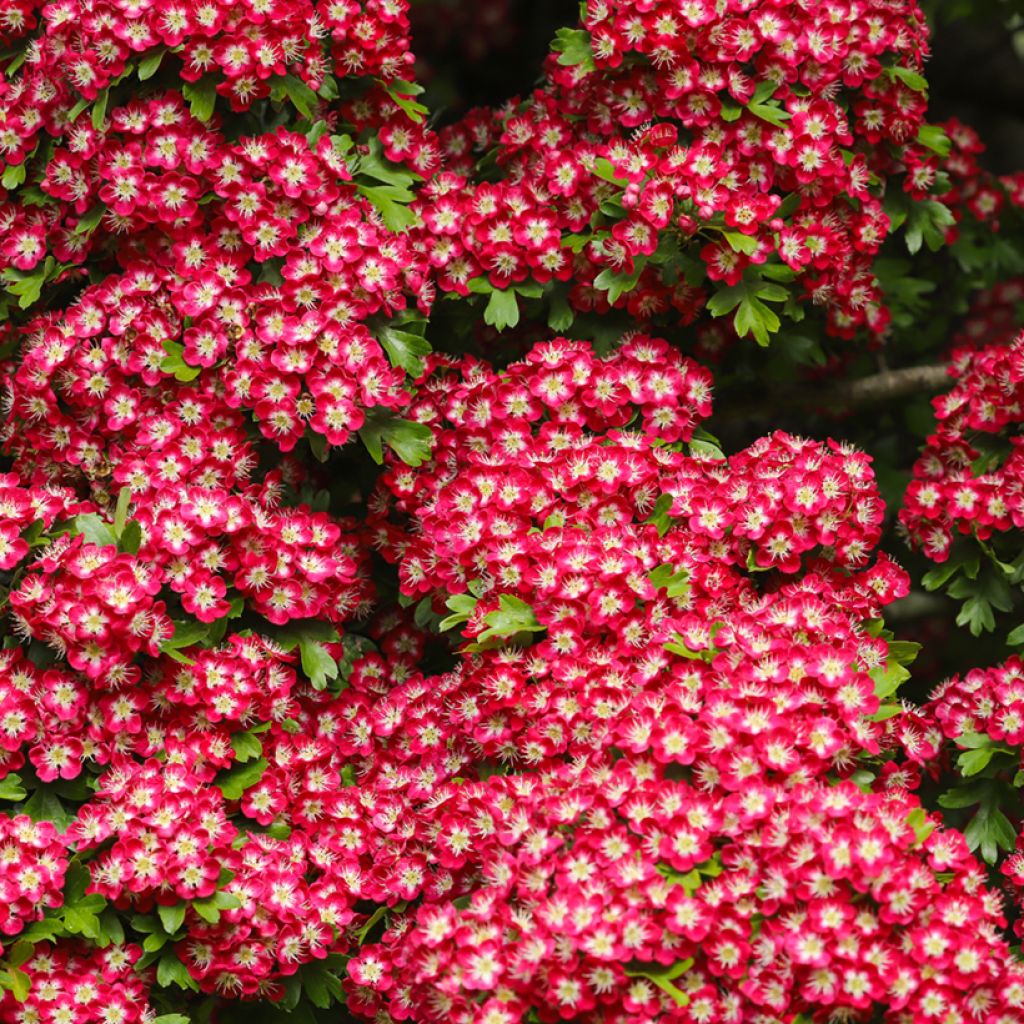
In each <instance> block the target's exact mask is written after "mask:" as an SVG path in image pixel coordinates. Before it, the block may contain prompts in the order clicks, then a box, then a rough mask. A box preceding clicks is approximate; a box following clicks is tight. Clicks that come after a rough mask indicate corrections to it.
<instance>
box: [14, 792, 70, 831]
mask: <svg viewBox="0 0 1024 1024" xmlns="http://www.w3.org/2000/svg"><path fill="white" fill-rule="evenodd" d="M19 812H20V813H22V814H27V815H28V816H29V817H30V818H31V819H32V820H33V821H52V822H53V823H54V825H56V827H57V830H58V831H59V832H63V831H64V830H65V829H66V828H67V827H68V825H70V824H71V822H72V821H73V820H74V819H73V817H72V815H70V814H68V812H67V811H66V810H65V809H64V805H63V804H62V803H61V802H60V799H59V798H58V797H57V795H56V794H55V793H53V792H52V791H51V790H50V788H49V787H48V786H40V787H39V788H38V789H36V791H35V792H34V793H33V794H32V795H31V796H30V797H29V798H28V800H27V801H25V803H24V805H23V806H21V807H20V808H19Z"/></svg>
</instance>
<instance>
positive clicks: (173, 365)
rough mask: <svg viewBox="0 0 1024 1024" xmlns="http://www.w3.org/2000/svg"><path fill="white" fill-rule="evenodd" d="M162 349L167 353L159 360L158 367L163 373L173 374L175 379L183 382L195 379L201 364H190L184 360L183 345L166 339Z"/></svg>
mask: <svg viewBox="0 0 1024 1024" xmlns="http://www.w3.org/2000/svg"><path fill="white" fill-rule="evenodd" d="M163 350H164V351H165V352H166V353H167V355H166V356H165V357H164V358H163V359H162V360H161V361H160V369H161V370H163V371H164V373H172V374H174V379H175V380H180V381H181V382H182V383H183V384H187V383H188V382H189V381H192V380H195V379H196V377H198V376H199V374H200V373H201V372H202V367H201V366H190V365H189V364H188V363H186V362H185V356H184V353H185V346H184V345H181V344H179V343H178V342H176V341H171V340H169V339H168V340H166V341H164V343H163Z"/></svg>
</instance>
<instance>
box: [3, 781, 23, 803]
mask: <svg viewBox="0 0 1024 1024" xmlns="http://www.w3.org/2000/svg"><path fill="white" fill-rule="evenodd" d="M26 796H28V793H27V792H26V791H25V787H24V786H23V785H22V784H21V776H20V775H5V776H4V777H3V778H2V779H0V800H9V801H11V802H12V803H18V802H19V801H21V800H24V799H25V797H26Z"/></svg>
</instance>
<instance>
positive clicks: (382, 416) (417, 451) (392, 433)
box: [359, 409, 434, 468]
mask: <svg viewBox="0 0 1024 1024" xmlns="http://www.w3.org/2000/svg"><path fill="white" fill-rule="evenodd" d="M359 436H360V438H362V441H363V444H364V445H365V446H366V450H367V451H368V452H369V453H370V457H371V458H372V459H373V461H374V462H376V463H377V464H378V465H380V464H381V463H382V462H383V461H384V445H387V446H388V447H389V448H390V449H391V450H392V451H393V452H394V453H395V454H396V455H397V456H398V457H399V458H400V459H401V460H402V461H403V462H404V463H405V464H406V465H407V466H412V467H414V468H415V467H416V466H421V465H423V463H424V462H426V461H427V460H428V459H429V458H430V452H431V442H432V440H433V437H434V434H433V431H431V429H430V427H428V426H427V425H426V424H425V423H414V422H413V421H412V420H403V419H399V418H398V417H397V416H395V415H394V414H393V413H387V412H383V411H381V410H379V409H371V410H370V411H369V412H368V413H367V414H366V422H365V423H364V424H363V426H362V427H361V428H360V430H359Z"/></svg>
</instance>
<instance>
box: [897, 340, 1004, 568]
mask: <svg viewBox="0 0 1024 1024" xmlns="http://www.w3.org/2000/svg"><path fill="white" fill-rule="evenodd" d="M950 372H951V374H952V375H953V376H955V377H956V384H955V386H954V387H953V389H952V390H951V391H949V392H948V393H947V394H945V395H942V396H940V397H939V398H936V399H935V400H934V403H933V404H934V405H935V410H936V418H937V421H938V423H937V430H936V432H935V433H934V434H932V435H931V436H930V437H929V438H928V442H927V444H926V446H925V450H924V453H923V454H922V456H921V458H920V459H919V460H918V462H917V464H916V465H915V467H914V480H913V481H912V482H911V484H910V486H909V487H908V489H907V494H906V498H905V501H904V506H903V508H902V509H901V511H900V520H901V522H902V523H903V525H904V526H905V527H906V528H907V530H908V531H909V533H910V536H911V538H912V539H913V540H914V541H915V542H916V543H918V544H920V545H921V547H922V549H923V550H924V552H925V553H926V554H927V555H928V556H929V557H930V558H932V559H934V560H935V561H939V562H941V561H944V560H945V559H946V558H948V557H949V551H950V547H951V545H952V542H953V538H954V535H955V534H956V533H961V534H973V535H974V536H976V537H977V538H979V539H980V540H986V539H987V538H989V537H991V536H992V535H993V534H994V533H999V532H1005V531H1007V530H1010V529H1013V528H1015V527H1019V526H1021V525H1024V504H1022V498H1021V479H1022V471H1024V457H1022V453H1021V448H1020V444H1019V441H1020V438H1019V437H1018V436H1017V434H1016V432H1015V431H1014V429H1013V428H1014V427H1015V426H1016V425H1017V424H1018V423H1020V422H1021V421H1022V419H1024V411H1022V410H1024V404H1022V403H1024V337H1018V338H1017V339H1016V340H1015V341H1014V342H1013V343H1012V344H1010V345H1001V344H994V345H986V346H984V347H982V348H977V349H975V348H963V349H960V350H958V351H957V352H955V353H954V354H953V358H952V361H951V364H950ZM1007 435H1008V436H1007ZM1001 441H1002V442H1003V446H1001V445H1000V442H1001ZM990 445H991V446H990ZM985 449H987V450H985Z"/></svg>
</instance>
